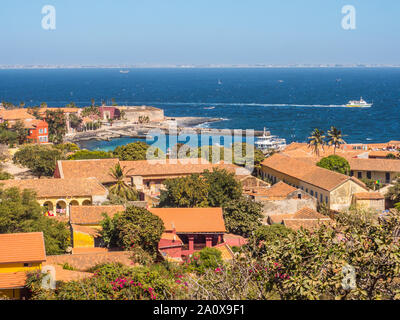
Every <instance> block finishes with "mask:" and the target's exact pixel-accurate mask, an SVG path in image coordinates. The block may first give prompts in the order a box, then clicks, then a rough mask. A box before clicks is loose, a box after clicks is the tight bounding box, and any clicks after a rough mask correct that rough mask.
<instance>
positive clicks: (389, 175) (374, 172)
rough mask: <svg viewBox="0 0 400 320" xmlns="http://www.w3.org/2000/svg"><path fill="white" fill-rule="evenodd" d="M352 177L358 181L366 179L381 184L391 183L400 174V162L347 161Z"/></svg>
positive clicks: (355, 159) (354, 159)
mask: <svg viewBox="0 0 400 320" xmlns="http://www.w3.org/2000/svg"><path fill="white" fill-rule="evenodd" d="M347 160H348V161H349V164H350V169H351V175H352V176H354V177H357V178H358V179H362V178H366V179H371V180H375V181H379V182H380V183H381V184H388V183H391V182H392V181H393V180H395V179H396V177H397V176H398V175H399V174H400V160H397V159H396V160H392V159H361V158H351V159H347Z"/></svg>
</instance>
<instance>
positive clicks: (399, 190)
mask: <svg viewBox="0 0 400 320" xmlns="http://www.w3.org/2000/svg"><path fill="white" fill-rule="evenodd" d="M386 198H387V199H389V200H390V201H391V202H392V203H398V202H400V178H397V179H396V183H395V184H394V185H393V186H391V187H390V188H389V190H388V192H387V193H386Z"/></svg>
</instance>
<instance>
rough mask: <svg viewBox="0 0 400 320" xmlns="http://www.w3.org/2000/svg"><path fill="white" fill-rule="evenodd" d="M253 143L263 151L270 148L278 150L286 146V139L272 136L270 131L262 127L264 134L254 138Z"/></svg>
mask: <svg viewBox="0 0 400 320" xmlns="http://www.w3.org/2000/svg"><path fill="white" fill-rule="evenodd" d="M254 145H255V146H256V148H257V149H260V150H261V151H263V152H266V151H271V150H276V151H280V150H283V149H285V148H286V140H285V139H281V138H279V137H277V136H272V135H271V133H270V132H269V131H267V129H266V128H264V134H263V135H262V136H261V137H257V138H256V141H255V143H254Z"/></svg>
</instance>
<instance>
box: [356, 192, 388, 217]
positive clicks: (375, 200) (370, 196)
mask: <svg viewBox="0 0 400 320" xmlns="http://www.w3.org/2000/svg"><path fill="white" fill-rule="evenodd" d="M353 204H354V205H355V206H357V208H359V209H366V210H372V211H375V212H376V213H379V214H380V213H382V212H384V211H385V197H384V196H383V195H382V194H381V193H379V192H361V193H356V194H354V199H353Z"/></svg>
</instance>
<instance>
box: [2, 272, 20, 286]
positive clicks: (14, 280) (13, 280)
mask: <svg viewBox="0 0 400 320" xmlns="http://www.w3.org/2000/svg"><path fill="white" fill-rule="evenodd" d="M26 278H27V276H26V273H25V272H13V273H0V290H1V289H17V288H24V287H25V283H26Z"/></svg>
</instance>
